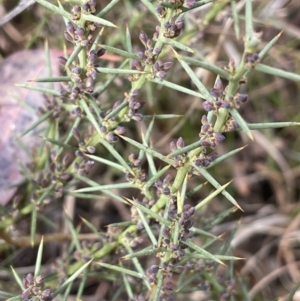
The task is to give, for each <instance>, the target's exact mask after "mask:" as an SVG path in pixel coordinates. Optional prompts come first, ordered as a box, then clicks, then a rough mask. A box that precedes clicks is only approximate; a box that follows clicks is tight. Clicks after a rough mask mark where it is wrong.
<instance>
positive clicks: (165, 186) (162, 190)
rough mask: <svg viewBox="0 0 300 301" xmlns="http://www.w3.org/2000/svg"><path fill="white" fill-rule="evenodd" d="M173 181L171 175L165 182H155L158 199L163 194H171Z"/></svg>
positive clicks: (167, 176) (168, 175)
mask: <svg viewBox="0 0 300 301" xmlns="http://www.w3.org/2000/svg"><path fill="white" fill-rule="evenodd" d="M171 179H172V177H171V175H170V174H167V175H166V177H165V178H164V179H163V181H161V180H159V179H158V180H156V181H155V183H154V186H155V187H156V194H157V196H158V197H160V196H161V195H162V194H164V195H170V194H171Z"/></svg>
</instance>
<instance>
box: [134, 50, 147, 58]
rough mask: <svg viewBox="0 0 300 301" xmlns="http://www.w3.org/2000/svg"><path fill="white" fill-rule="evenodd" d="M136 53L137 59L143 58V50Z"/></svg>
mask: <svg viewBox="0 0 300 301" xmlns="http://www.w3.org/2000/svg"><path fill="white" fill-rule="evenodd" d="M136 55H137V57H138V58H139V59H143V58H145V54H144V52H142V51H139V52H138V53H137V54H136Z"/></svg>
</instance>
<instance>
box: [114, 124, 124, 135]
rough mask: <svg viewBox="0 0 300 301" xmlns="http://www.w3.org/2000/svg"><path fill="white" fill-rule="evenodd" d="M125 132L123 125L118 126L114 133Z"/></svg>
mask: <svg viewBox="0 0 300 301" xmlns="http://www.w3.org/2000/svg"><path fill="white" fill-rule="evenodd" d="M125 132H126V128H125V127H124V126H118V127H117V128H116V129H115V130H114V133H115V134H117V135H123V134H124V133H125Z"/></svg>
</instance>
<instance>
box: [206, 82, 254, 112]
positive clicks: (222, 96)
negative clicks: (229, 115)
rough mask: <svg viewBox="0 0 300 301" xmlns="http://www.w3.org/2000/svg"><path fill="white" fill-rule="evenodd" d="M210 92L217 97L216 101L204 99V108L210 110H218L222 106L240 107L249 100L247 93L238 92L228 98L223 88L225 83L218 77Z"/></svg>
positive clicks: (226, 107)
mask: <svg viewBox="0 0 300 301" xmlns="http://www.w3.org/2000/svg"><path fill="white" fill-rule="evenodd" d="M210 94H211V95H212V96H213V97H214V98H215V100H214V101H208V100H206V101H204V102H203V108H204V110H206V111H208V112H210V111H214V112H217V111H218V110H219V109H220V108H225V109H230V108H236V109H238V108H239V107H240V105H241V104H243V103H245V102H247V101H248V95H247V94H241V93H237V94H236V95H234V96H230V97H229V98H226V89H223V84H222V81H221V79H220V78H217V80H216V83H215V85H214V87H213V88H212V89H211V90H210Z"/></svg>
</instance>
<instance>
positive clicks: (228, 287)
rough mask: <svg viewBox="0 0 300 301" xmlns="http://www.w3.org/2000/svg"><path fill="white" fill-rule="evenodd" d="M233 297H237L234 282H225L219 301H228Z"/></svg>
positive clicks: (232, 280)
mask: <svg viewBox="0 0 300 301" xmlns="http://www.w3.org/2000/svg"><path fill="white" fill-rule="evenodd" d="M235 295H237V291H236V281H235V280H234V279H231V280H227V281H225V289H224V290H223V291H222V293H221V296H220V301H227V300H230V299H231V297H234V296H235Z"/></svg>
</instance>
